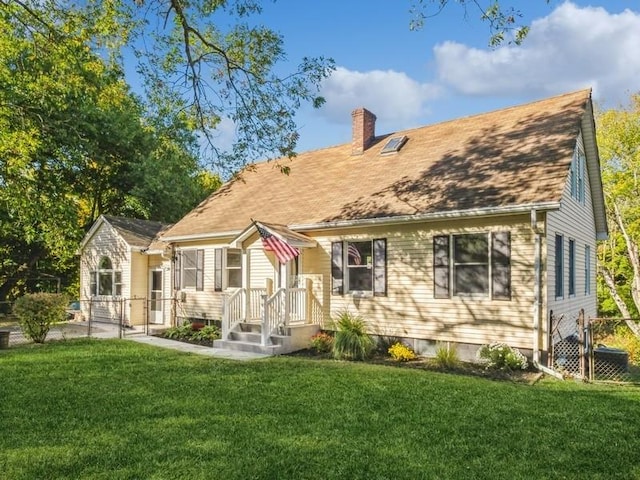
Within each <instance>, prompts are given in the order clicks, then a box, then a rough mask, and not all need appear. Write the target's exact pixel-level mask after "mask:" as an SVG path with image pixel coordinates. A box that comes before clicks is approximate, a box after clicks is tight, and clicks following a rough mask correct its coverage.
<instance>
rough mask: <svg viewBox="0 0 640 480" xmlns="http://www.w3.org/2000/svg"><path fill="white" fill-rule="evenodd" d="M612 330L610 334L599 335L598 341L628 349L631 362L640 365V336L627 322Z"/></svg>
mask: <svg viewBox="0 0 640 480" xmlns="http://www.w3.org/2000/svg"><path fill="white" fill-rule="evenodd" d="M612 330H613V331H612V332H610V333H609V334H607V335H604V336H600V337H598V338H597V342H596V343H603V344H605V345H607V346H608V347H614V348H620V349H622V350H624V351H626V352H627V353H628V354H629V363H631V364H632V365H636V366H640V338H638V337H637V336H636V335H635V334H634V333H633V332H632V331H631V330H630V329H629V327H628V326H627V325H625V324H619V325H617V326H616V327H615V328H614V329H612Z"/></svg>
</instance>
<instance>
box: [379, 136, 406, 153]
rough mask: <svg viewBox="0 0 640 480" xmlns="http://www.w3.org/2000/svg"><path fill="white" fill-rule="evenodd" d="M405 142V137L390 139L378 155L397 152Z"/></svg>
mask: <svg viewBox="0 0 640 480" xmlns="http://www.w3.org/2000/svg"><path fill="white" fill-rule="evenodd" d="M406 142H407V136H406V135H403V136H401V137H392V138H390V139H389V140H388V141H387V143H386V144H385V145H384V147H383V148H382V150H381V151H380V153H383V154H384V153H393V152H397V151H399V150H400V149H401V148H402V146H403V145H404V144H405V143H406Z"/></svg>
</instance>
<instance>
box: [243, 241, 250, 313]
mask: <svg viewBox="0 0 640 480" xmlns="http://www.w3.org/2000/svg"><path fill="white" fill-rule="evenodd" d="M242 271H243V273H244V279H243V281H242V287H244V289H245V290H244V291H245V292H246V294H245V296H244V315H243V317H244V320H245V321H248V320H249V315H250V313H251V253H250V250H246V249H244V248H243V249H242Z"/></svg>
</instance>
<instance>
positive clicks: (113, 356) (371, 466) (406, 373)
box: [0, 339, 640, 480]
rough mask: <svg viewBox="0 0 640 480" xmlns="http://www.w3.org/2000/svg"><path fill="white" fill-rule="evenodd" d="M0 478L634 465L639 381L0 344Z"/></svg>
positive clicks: (421, 473)
mask: <svg viewBox="0 0 640 480" xmlns="http://www.w3.org/2000/svg"><path fill="white" fill-rule="evenodd" d="M0 408H1V413H0V478H2V479H11V480H18V479H29V480H31V479H63V478H68V479H98V478H100V479H110V480H111V479H125V478H127V479H134V478H135V479H174V478H185V479H199V478H202V479H218V478H220V479H236V478H237V479H303V478H313V479H332V478H340V479H342V478H345V479H382V478H389V479H391V478H393V479H404V478H407V479H420V478H427V479H430V478H438V479H440V478H444V479H448V478H460V479H483V478H486V479H502V478H504V479H514V478H516V479H517V478H527V479H544V478H580V479H582V478H588V479H598V478H602V479H611V478H620V479H633V478H640V462H639V461H638V460H639V459H640V388H638V387H607V386H595V385H582V384H577V383H575V382H572V381H568V382H559V381H557V380H552V379H545V380H542V381H541V382H538V383H537V384H535V385H533V386H529V385H524V384H515V383H508V382H499V381H491V380H487V379H482V378H473V377H463V376H458V375H451V374H444V373H436V372H429V371H423V370H417V369H409V368H396V367H389V366H383V365H368V364H362V363H345V362H336V361H331V360H327V361H318V360H313V359H304V358H294V357H282V358H272V359H267V360H258V361H253V362H246V363H245V362H233V361H227V360H219V359H212V358H208V357H200V356H192V355H186V354H181V353H177V352H174V351H167V350H162V349H157V348H154V347H150V346H146V345H140V344H137V343H135V342H131V341H126V340H112V341H106V340H90V339H83V340H75V341H68V342H56V343H50V344H46V345H44V346H28V347H20V348H12V349H9V350H5V351H0Z"/></svg>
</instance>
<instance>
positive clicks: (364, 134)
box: [351, 107, 376, 155]
mask: <svg viewBox="0 0 640 480" xmlns="http://www.w3.org/2000/svg"><path fill="white" fill-rule="evenodd" d="M351 125H352V129H353V131H352V133H351V135H352V137H351V155H362V154H363V153H364V151H365V150H366V149H367V148H368V147H369V145H370V144H371V141H372V140H373V139H374V137H375V136H376V116H375V115H374V114H373V113H371V112H370V111H369V110H367V109H366V108H362V107H360V108H356V109H355V110H354V111H353V112H351Z"/></svg>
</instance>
